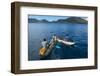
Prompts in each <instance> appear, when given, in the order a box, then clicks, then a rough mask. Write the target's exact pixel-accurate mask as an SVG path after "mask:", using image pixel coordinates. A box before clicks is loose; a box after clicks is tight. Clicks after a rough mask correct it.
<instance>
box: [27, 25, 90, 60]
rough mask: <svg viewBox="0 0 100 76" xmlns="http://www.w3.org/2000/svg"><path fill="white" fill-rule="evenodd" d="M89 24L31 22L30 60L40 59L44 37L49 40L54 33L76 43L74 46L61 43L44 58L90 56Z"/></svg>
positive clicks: (29, 32)
mask: <svg viewBox="0 0 100 76" xmlns="http://www.w3.org/2000/svg"><path fill="white" fill-rule="evenodd" d="M87 29H88V25H87V24H73V23H29V24H28V60H40V56H39V50H40V48H41V42H42V41H43V39H44V38H46V39H47V41H48V42H49V41H50V40H51V38H52V36H53V35H54V34H56V36H59V37H63V38H66V37H68V38H70V39H72V40H73V41H74V42H75V43H76V44H75V45H74V46H73V47H70V46H66V45H64V44H61V43H57V45H56V46H55V47H54V49H53V50H52V52H51V54H50V55H48V56H47V57H46V58H45V59H44V60H50V59H79V58H87V57H88V30H87Z"/></svg>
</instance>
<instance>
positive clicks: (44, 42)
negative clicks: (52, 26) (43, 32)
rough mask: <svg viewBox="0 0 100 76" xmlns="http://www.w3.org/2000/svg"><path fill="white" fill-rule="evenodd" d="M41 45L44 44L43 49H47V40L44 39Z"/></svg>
mask: <svg viewBox="0 0 100 76" xmlns="http://www.w3.org/2000/svg"><path fill="white" fill-rule="evenodd" d="M41 44H42V47H43V48H46V47H47V40H46V38H44V39H43V41H42V43H41Z"/></svg>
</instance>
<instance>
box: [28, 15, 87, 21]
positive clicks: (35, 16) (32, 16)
mask: <svg viewBox="0 0 100 76" xmlns="http://www.w3.org/2000/svg"><path fill="white" fill-rule="evenodd" d="M68 17H69V16H48V15H28V18H35V19H38V20H42V19H46V20H48V21H56V20H58V19H66V18H68ZM82 18H86V17H82Z"/></svg>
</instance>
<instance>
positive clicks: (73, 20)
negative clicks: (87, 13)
mask: <svg viewBox="0 0 100 76" xmlns="http://www.w3.org/2000/svg"><path fill="white" fill-rule="evenodd" d="M28 22H29V23H78V24H87V23H88V21H87V20H85V19H83V18H81V17H69V18H66V19H58V20H56V21H48V20H46V19H42V20H38V19H35V18H29V19H28Z"/></svg>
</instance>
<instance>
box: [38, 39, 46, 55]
mask: <svg viewBox="0 0 100 76" xmlns="http://www.w3.org/2000/svg"><path fill="white" fill-rule="evenodd" d="M41 44H42V48H41V49H40V55H44V54H45V52H46V50H47V45H48V43H47V40H46V38H44V39H43V41H42V42H41Z"/></svg>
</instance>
